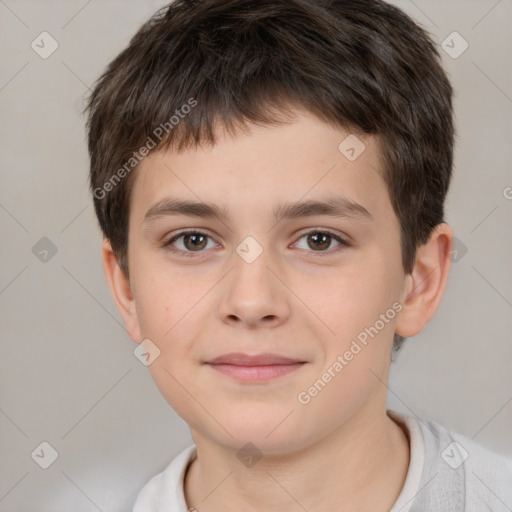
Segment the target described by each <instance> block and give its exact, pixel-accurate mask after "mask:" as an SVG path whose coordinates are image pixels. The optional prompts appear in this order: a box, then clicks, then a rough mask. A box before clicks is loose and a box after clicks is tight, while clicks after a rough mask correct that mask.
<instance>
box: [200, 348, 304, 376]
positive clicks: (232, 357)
mask: <svg viewBox="0 0 512 512" xmlns="http://www.w3.org/2000/svg"><path fill="white" fill-rule="evenodd" d="M305 362H306V361H301V360H299V359H293V358H289V357H284V356H281V355H278V354H256V355H249V354H243V353H240V352H236V353H231V354H224V355H222V356H219V357H216V358H215V359H213V360H211V361H208V362H207V363H206V364H207V365H208V366H210V367H211V368H212V369H214V370H216V371H218V372H220V373H222V374H224V375H226V376H229V377H232V378H234V379H236V380H239V381H243V382H264V381H268V380H273V379H276V378H278V377H282V376H284V375H287V374H289V373H292V372H294V371H295V370H298V369H299V368H301V367H302V366H303V365H304V364H305Z"/></svg>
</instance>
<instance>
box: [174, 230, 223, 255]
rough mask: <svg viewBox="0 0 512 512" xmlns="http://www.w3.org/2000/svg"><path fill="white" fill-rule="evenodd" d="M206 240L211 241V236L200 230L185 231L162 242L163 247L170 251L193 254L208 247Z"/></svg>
mask: <svg viewBox="0 0 512 512" xmlns="http://www.w3.org/2000/svg"><path fill="white" fill-rule="evenodd" d="M208 241H211V242H212V244H213V246H215V244H214V243H213V241H212V239H211V237H209V236H208V235H207V234H205V233H201V232H200V231H185V232H183V231H182V232H181V233H178V234H177V235H175V236H173V237H172V238H171V239H170V240H169V241H168V242H165V243H164V247H165V248H167V249H169V250H170V251H171V252H174V253H177V254H180V255H183V256H193V253H201V252H205V251H204V249H206V248H211V246H210V247H208Z"/></svg>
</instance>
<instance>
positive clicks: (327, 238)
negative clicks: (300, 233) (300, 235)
mask: <svg viewBox="0 0 512 512" xmlns="http://www.w3.org/2000/svg"><path fill="white" fill-rule="evenodd" d="M307 238H308V246H309V247H311V249H315V250H316V249H320V250H324V249H328V248H329V246H330V245H331V240H332V236H331V235H329V234H328V233H314V234H312V235H311V234H310V235H307Z"/></svg>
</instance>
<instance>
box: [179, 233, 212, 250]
mask: <svg viewBox="0 0 512 512" xmlns="http://www.w3.org/2000/svg"><path fill="white" fill-rule="evenodd" d="M206 239H207V237H206V236H204V235H201V234H199V233H196V234H193V235H184V236H183V245H184V246H185V247H186V248H187V249H188V250H191V251H200V250H201V249H204V248H205V247H206Z"/></svg>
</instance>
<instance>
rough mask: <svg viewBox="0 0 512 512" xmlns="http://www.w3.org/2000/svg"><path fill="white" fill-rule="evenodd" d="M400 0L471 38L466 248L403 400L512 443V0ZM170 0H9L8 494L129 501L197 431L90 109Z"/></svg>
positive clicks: (409, 356) (34, 501) (417, 351)
mask: <svg viewBox="0 0 512 512" xmlns="http://www.w3.org/2000/svg"><path fill="white" fill-rule="evenodd" d="M394 3H395V4H396V5H398V6H399V7H402V8H403V9H404V10H405V11H407V12H408V13H409V14H410V15H412V16H413V17H414V18H415V19H416V20H417V21H418V22H419V23H421V24H422V25H423V26H424V27H425V28H427V30H428V31H429V32H431V33H432V35H433V36H434V38H435V40H436V42H437V43H438V44H439V45H441V43H442V41H443V40H445V39H446V37H447V36H448V35H449V34H451V33H452V32H453V31H457V32H459V33H460V34H461V35H462V36H463V38H464V39H465V40H467V42H468V43H469V48H468V49H467V50H466V51H465V52H464V53H463V54H462V55H460V57H458V58H457V59H453V58H452V57H450V56H448V55H447V54H446V53H445V52H444V50H442V49H441V53H442V54H443V60H444V63H445V67H446V69H447V71H448V73H449V75H450V76H451V79H452V82H453V85H454V87H455V89H456V94H457V96H456V115H457V124H458V144H457V151H456V165H455V175H454V181H453V184H452V188H451V191H450V194H449V197H448V201H447V220H448V222H449V224H450V225H451V226H452V228H453V229H454V231H455V235H456V236H457V238H458V239H459V240H460V244H461V245H460V247H462V249H463V250H461V251H459V253H458V257H457V261H455V262H454V263H453V264H452V269H451V274H450V277H449V280H448V286H447V290H446V293H445V296H444V298H443V300H442V303H441V306H440V309H439V311H438V313H437V315H436V316H435V317H434V319H433V320H432V321H431V323H430V324H429V325H428V326H427V328H426V329H425V330H424V331H423V332H422V333H421V334H420V335H418V336H416V337H415V338H413V339H410V340H408V342H407V343H406V345H405V348H404V350H403V352H402V353H401V355H400V356H399V358H398V360H397V361H396V363H394V364H393V366H392V376H391V380H390V384H389V387H390V392H389V406H390V407H391V408H393V409H396V410H399V411H403V412H406V413H409V414H413V413H414V414H417V415H419V416H421V417H428V418H431V419H433V420H436V421H438V422H441V423H442V424H444V425H446V426H447V427H449V428H451V429H453V430H456V431H459V432H461V433H463V434H465V435H467V436H469V437H474V438H475V439H476V440H477V441H479V442H480V443H482V444H484V445H486V446H488V447H490V448H492V449H494V450H496V451H498V452H502V453H506V454H508V455H512V436H511V434H510V432H512V429H511V427H512V372H511V360H512V357H511V356H512V345H511V343H510V338H511V336H510V332H511V330H512V315H511V312H512V286H511V282H512V272H511V265H510V262H511V261H512V237H511V236H510V233H511V226H512V200H511V199H507V197H506V196H508V197H509V198H510V197H512V189H507V187H512V174H511V172H510V169H511V163H512V159H511V155H510V147H511V140H512V139H511V136H512V126H511V119H512V115H511V114H512V99H511V98H512V76H511V66H510V63H511V48H512V36H511V35H510V34H511V31H510V25H511V12H512V2H511V1H510V0H501V1H496V0H475V1H461V0H459V1H450V2H446V1H420V0H416V1H415V2H413V1H411V0H403V1H400V2H394ZM162 5H165V2H161V1H156V0H153V1H145V2H141V1H138V2H137V1H134V0H131V1H120V0H115V1H114V0H109V1H102V2H100V1H99V0H93V1H89V2H86V1H82V0H80V1H64V0H48V1H45V2H36V1H21V0H18V1H15V0H0V42H1V46H0V47H1V58H2V67H1V69H0V111H1V114H0V115H1V120H2V122H1V126H0V133H1V165H2V172H1V174H0V176H1V178H0V179H1V182H0V230H1V265H0V315H1V357H0V443H1V456H0V510H1V511H2V512H7V511H8V512H18V511H24V512H25V511H34V510H38V511H40V512H46V511H52V512H56V511H63V512H64V511H70V510H72V511H74V512H78V511H96V510H102V511H105V512H106V511H113V512H117V511H119V512H120V511H123V510H124V511H125V510H128V509H130V507H131V505H132V503H133V501H134V499H135V496H136V494H137V492H138V491H139V489H140V488H141V487H142V486H143V484H144V483H146V482H147V480H148V479H149V478H150V477H151V476H152V475H154V474H155V473H157V472H159V471H161V470H162V469H163V468H164V467H165V466H166V465H167V464H168V463H169V462H170V460H171V458H172V457H173V456H174V455H176V454H177V453H178V452H179V451H180V450H181V449H183V448H184V447H185V446H187V445H188V444H189V443H190V442H191V438H190V435H189V433H188V428H187V425H186V424H185V423H184V422H183V421H182V420H181V419H180V418H179V417H178V416H177V415H176V414H175V413H174V412H173V411H172V410H171V409H170V407H168V406H167V404H166V402H165V401H164V400H163V398H162V397H161V396H160V395H159V393H158V391H157V389H156V387H155V386H154V385H153V382H152V380H151V378H150V376H149V372H148V371H147V369H146V368H145V367H144V366H143V365H142V364H141V363H140V362H139V361H138V360H137V359H136V358H135V357H134V355H133V350H134V348H135V345H134V344H133V342H132V341H131V340H130V339H129V338H128V337H127V335H126V333H125V331H124V329H123V327H122V325H121V324H120V317H119V315H118V313H117V311H116V310H115V307H114V304H113V301H112V299H111V297H110V294H109V291H108V289H107V285H106V283H105V281H104V276H103V271H102V268H101V261H100V243H101V236H100V232H99V229H98V228H97V226H96V221H95V218H94V216H93V208H92V204H91V199H90V197H89V194H88V189H87V170H88V157H87V152H86V142H85V130H84V119H83V118H82V117H81V115H80V111H81V110H82V108H83V106H84V102H83V98H84V94H85V93H86V92H87V89H88V88H89V87H91V85H92V84H93V82H94V80H95V79H96V78H98V76H99V75H100V73H101V72H102V70H103V69H104V67H105V65H106V64H107V63H108V62H109V61H110V60H111V59H112V58H113V57H114V56H115V55H116V54H117V53H118V52H119V51H120V50H121V49H122V48H124V47H125V45H126V44H127V43H128V41H129V38H130V37H131V36H132V35H133V34H134V33H135V31H136V30H137V29H138V27H139V26H140V25H141V24H142V22H143V21H145V20H146V19H147V18H148V17H149V16H150V15H151V14H152V13H153V12H154V11H155V10H156V9H157V8H158V7H160V6H162ZM43 31H47V32H49V33H50V34H51V35H52V37H53V38H55V40H57V42H58V44H59V47H58V49H57V50H56V51H55V52H54V53H53V54H52V55H51V56H50V57H49V58H47V59H42V58H41V57H40V56H39V55H38V54H37V53H36V52H35V51H34V50H33V49H32V48H31V42H32V41H33V40H34V39H35V38H36V37H37V36H38V35H39V34H40V33H41V32H43ZM448 42H450V40H448ZM450 44H451V43H450ZM453 45H454V49H455V50H457V49H460V48H461V46H460V41H455V42H454V43H453ZM507 191H509V193H508V194H507ZM42 237H47V238H49V239H50V240H51V241H52V243H53V244H54V245H55V246H56V248H57V253H56V254H55V255H53V256H52V254H51V252H50V253H48V256H47V259H48V261H46V262H43V261H40V260H39V259H38V258H37V257H36V256H35V255H34V254H33V252H32V248H33V247H34V245H35V244H36V243H37V242H38V241H39V240H40V239H41V238H42ZM40 243H42V242H40ZM462 244H463V245H462ZM36 247H38V246H36ZM466 249H467V252H466V253H465V254H464V251H465V250H466ZM36 252H37V251H36ZM42 441H47V442H49V443H50V444H51V445H52V446H53V447H54V448H55V450H56V451H57V452H58V458H57V460H56V461H55V462H54V463H53V464H52V465H51V466H50V467H49V468H48V469H46V470H45V469H42V468H40V467H39V466H38V465H37V464H36V463H35V462H34V460H33V459H32V458H31V453H32V452H33V450H34V449H35V448H36V447H38V445H39V444H40V443H41V442H42Z"/></svg>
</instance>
